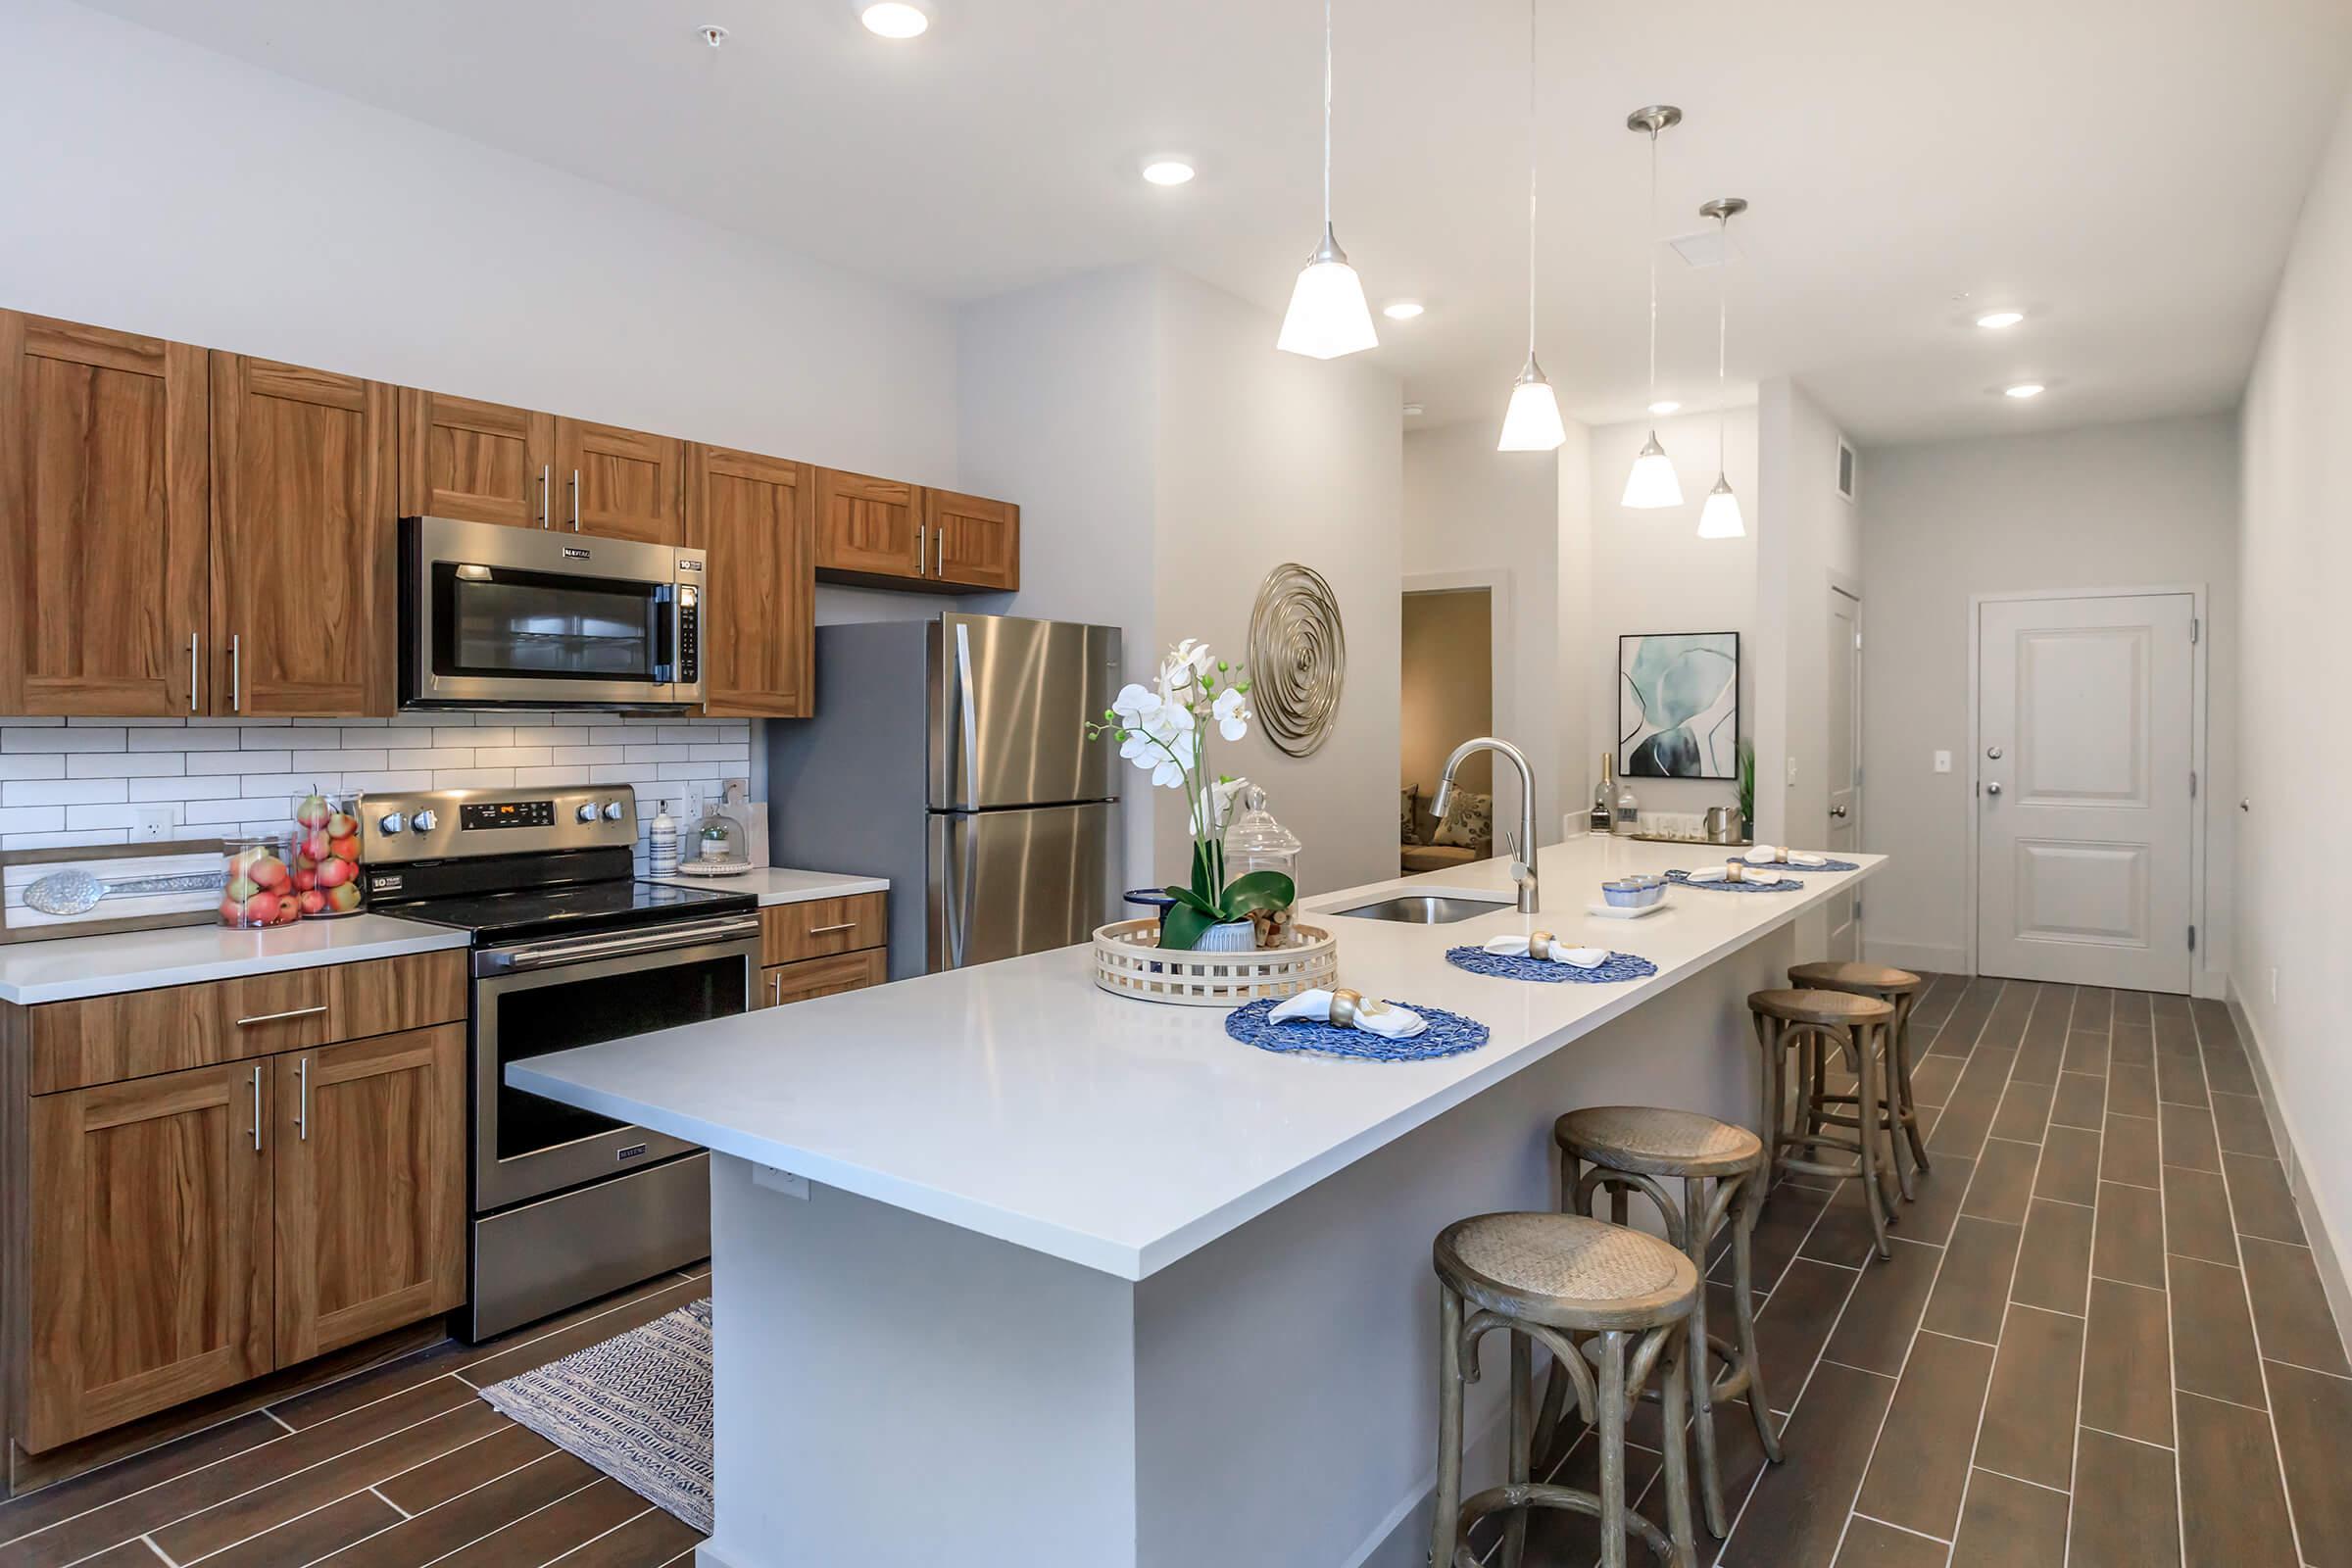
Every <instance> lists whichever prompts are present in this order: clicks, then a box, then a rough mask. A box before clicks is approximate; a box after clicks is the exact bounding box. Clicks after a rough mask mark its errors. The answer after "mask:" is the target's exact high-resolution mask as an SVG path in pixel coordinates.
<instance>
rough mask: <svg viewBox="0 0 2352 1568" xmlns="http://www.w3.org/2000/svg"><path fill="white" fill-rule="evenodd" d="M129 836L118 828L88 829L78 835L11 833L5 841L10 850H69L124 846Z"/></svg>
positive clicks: (2, 841)
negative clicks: (86, 847) (92, 845)
mask: <svg viewBox="0 0 2352 1568" xmlns="http://www.w3.org/2000/svg"><path fill="white" fill-rule="evenodd" d="M129 841H130V835H129V834H128V833H127V832H125V831H124V830H123V829H122V828H119V827H108V828H96V829H89V830H85V831H82V832H79V833H11V834H9V835H8V836H7V838H6V839H5V840H0V843H5V845H6V847H7V848H9V849H12V850H70V849H74V848H76V847H78V846H80V845H84V844H126V843H128V842H129Z"/></svg>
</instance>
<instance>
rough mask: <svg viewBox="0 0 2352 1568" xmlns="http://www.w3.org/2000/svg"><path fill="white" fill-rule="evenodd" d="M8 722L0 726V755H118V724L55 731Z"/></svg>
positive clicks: (120, 747) (120, 731)
mask: <svg viewBox="0 0 2352 1568" xmlns="http://www.w3.org/2000/svg"><path fill="white" fill-rule="evenodd" d="M39 722H40V721H39V720H38V719H35V720H33V721H32V722H31V723H30V724H25V723H20V722H18V721H17V720H16V719H13V718H12V719H10V720H9V721H8V723H7V724H6V725H5V726H0V752H119V751H122V750H123V733H124V732H123V726H122V725H120V724H108V725H99V726H95V727H93V728H90V729H68V728H66V727H64V726H63V725H60V726H59V727H57V728H55V729H46V728H38V727H35V726H37V725H38V724H39Z"/></svg>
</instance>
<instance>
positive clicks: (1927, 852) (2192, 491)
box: [1856, 415, 2326, 972]
mask: <svg viewBox="0 0 2352 1568" xmlns="http://www.w3.org/2000/svg"><path fill="white" fill-rule="evenodd" d="M2237 447H2238V443H2237V433H2236V430H2235V428H2234V426H2233V424H2232V422H2231V421H2230V419H2229V417H2228V416H2222V415H2215V416H2206V417H2196V418H2183V419H2161V420H2150V421H2144V422H2139V423H2132V424H2118V425H2103V426H2094V427H2091V428H2087V429H2077V430H2067V431H2060V432H2056V433H2053V434H2049V435H2020V436H2006V437H1998V438H1994V439H1990V440H1976V441H1952V442H1937V443H1929V444H1923V445H1916V446H1897V447H1874V448H1872V449H1871V450H1870V451H1868V452H1867V453H1865V454H1864V455H1863V462H1862V466H1861V473H1860V477H1859V479H1858V482H1857V487H1856V488H1857V492H1858V495H1857V504H1858V506H1859V508H1860V510H1861V514H1862V589H1863V614H1864V616H1865V617H1866V618H1865V627H1866V630H1865V632H1864V639H1863V680H1862V711H1863V718H1862V732H1863V767H1864V775H1865V778H1864V791H1865V805H1864V809H1863V848H1865V849H1868V850H1873V851H1878V852H1882V853H1885V854H1888V855H1893V856H1896V857H1898V858H1899V859H1900V861H1901V868H1900V874H1898V875H1894V876H1887V877H1882V878H1880V879H1879V882H1878V884H1877V885H1874V887H1873V889H1872V891H1871V896H1870V907H1869V916H1868V919H1867V921H1866V922H1865V928H1864V935H1865V940H1866V942H1867V943H1868V947H1869V952H1870V953H1871V955H1872V956H1873V957H1874V958H1876V959H1878V960H1880V961H1886V962H1895V963H1906V964H1911V963H1916V964H1921V965H1924V966H1926V967H1929V968H1932V969H1941V970H1965V969H1966V968H1967V963H1968V957H1967V956H1968V947H1969V932H1968V911H1967V899H1966V889H1967V885H1968V825H1969V817H1970V813H1971V812H1972V811H1973V810H1974V809H1975V806H1974V797H1973V796H1972V794H1971V788H1970V779H1971V776H1972V775H1971V770H1970V766H1969V762H1970V759H1969V757H1968V745H1969V713H1968V687H1969V667H1968V664H1969V596H1970V595H1972V594H1989V593H1999V592H2002V591H2006V590H2021V589H2022V590H2034V589H2050V588H2081V589H2096V588H2134V587H2184V586H2202V587H2204V588H2205V589H2206V590H2207V593H2208V599H2207V606H2208V609H2207V620H2208V626H2207V630H2208V636H2207V640H2206V654H2207V658H2208V660H2209V665H2208V668H2209V682H2210V692H2211V717H2210V722H2209V725H2208V747H2209V756H2208V777H2207V778H2206V779H2205V780H2204V781H2203V788H2202V791H2201V793H2202V797H2203V800H2204V802H2205V813H2206V816H2205V819H2206V825H2207V834H2208V837H2207V866H2206V870H2207V907H2206V919H2205V932H2204V936H2205V940H2203V941H2201V942H2200V943H2199V944H2198V948H2199V955H2200V958H2199V961H2200V966H2201V967H2203V968H2205V969H2206V970H2207V971H2208V972H2212V971H2216V970H2218V969H2219V968H2221V967H2223V966H2225V965H2226V962H2227V959H2226V955H2227V954H2228V953H2229V931H2230V909H2231V900H2232V891H2231V890H2232V887H2233V884H2234V880H2235V879H2234V878H2233V876H2232V875H2231V872H2230V865H2231V859H2230V855H2231V851H2230V844H2231V842H2232V838H2233V834H2234V831H2235V828H2236V817H2237V812H2236V811H2235V810H2233V809H2230V808H2231V807H2232V806H2233V804H2234V803H2235V801H2236V800H2237V794H2238V792H2237V785H2236V775H2237V768H2236V745H2235V736H2236V732H2237V729H2236V721H2235V718H2234V717H2233V703H2232V699H2231V694H2232V693H2233V692H2234V691H2235V690H2236V683H2237V680H2236V673H2235V671H2236V660H2237V647H2238V643H2239V638H2240V632H2241V626H2240V620H2241V617H2240V616H2239V615H2238V614H2237V613H2236V605H2237V575H2238V572H2237V557H2236V538H2235V536H2236V531H2237V530H2236V526H2235V516H2236V512H2237V468H2238V456H2237ZM2297 525H2298V526H2300V525H2301V523H2300V521H2299V520H2298V524H2297ZM2249 603H2250V604H2254V605H2260V604H2261V603H2262V602H2261V601H2259V600H2253V599H2249ZM2261 614H2262V618H2264V619H2272V618H2274V615H2273V612H2272V610H2271V609H2270V608H2269V607H2264V608H2263V609H2262V612H2261ZM2248 618H2251V617H2248ZM2321 727H2323V728H2325V727H2326V726H2321ZM2306 728H2307V726H2298V727H2297V732H2298V733H2303V732H2305V730H2306ZM2257 733H2258V732H2257ZM1938 750H1942V751H1948V752H1950V753H1952V755H1953V760H1954V766H1953V769H1952V771H1951V772H1950V773H1948V774H1937V773H1936V772H1934V771H1933V770H1932V766H1931V760H1932V754H1933V753H1935V752H1936V751H1938ZM2325 793H2326V792H2325V791H2320V792H2318V793H2302V794H2299V795H2297V796H2296V797H2295V799H2296V800H2297V803H2298V805H2301V804H2306V803H2308V802H2310V801H2312V800H2314V799H2318V798H2321V797H2322V796H2323V795H2324V794H2325ZM2309 849H2310V846H2309V841H2308V840H2305V841H2304V847H2303V850H2302V851H2300V852H2299V853H2306V854H2307V853H2309Z"/></svg>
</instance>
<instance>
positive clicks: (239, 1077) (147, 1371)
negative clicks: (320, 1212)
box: [18, 1061, 275, 1452]
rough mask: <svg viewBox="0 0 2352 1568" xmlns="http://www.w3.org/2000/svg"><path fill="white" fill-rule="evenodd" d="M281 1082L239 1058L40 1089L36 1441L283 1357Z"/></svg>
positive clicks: (157, 1406)
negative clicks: (276, 1158)
mask: <svg viewBox="0 0 2352 1568" xmlns="http://www.w3.org/2000/svg"><path fill="white" fill-rule="evenodd" d="M270 1079H271V1074H270V1066H269V1063H267V1062H260V1061H255V1062H238V1063H232V1064H229V1065H226V1066H220V1067H200V1068H197V1069H195V1070H193V1071H189V1072H173V1073H164V1074H160V1075H159V1076H156V1077H153V1078H140V1079H135V1080H133V1081H132V1082H129V1083H121V1084H106V1085H102V1086H100V1087H97V1088H92V1089H77V1090H73V1091H71V1092H69V1093H65V1094H57V1095H43V1096H38V1097H35V1098H34V1099H32V1100H31V1102H30V1104H29V1112H28V1117H27V1136H28V1143H29V1149H28V1153H29V1156H30V1157H29V1160H28V1162H27V1166H28V1186H29V1189H30V1190H29V1192H28V1193H27V1195H26V1198H27V1200H28V1202H29V1221H28V1225H27V1232H26V1240H25V1269H24V1276H25V1277H24V1279H23V1281H22V1286H21V1290H22V1294H21V1295H20V1296H19V1298H18V1299H19V1301H20V1303H22V1305H23V1306H24V1307H25V1309H27V1310H28V1312H29V1318H30V1331H31V1332H30V1336H29V1343H28V1344H27V1346H26V1352H27V1353H26V1364H25V1366H24V1367H23V1368H21V1371H22V1373H23V1380H22V1383H21V1384H20V1387H21V1389H22V1391H23V1392H22V1396H21V1400H22V1408H23V1422H22V1427H21V1430H20V1432H19V1435H18V1441H19V1442H20V1443H22V1444H23V1445H24V1446H25V1448H27V1449H29V1450H31V1451H34V1452H38V1451H40V1450H41V1449H44V1448H49V1447H54V1446H57V1445H59V1444H61V1443H69V1442H72V1441H73V1439H75V1438H81V1437H87V1436H88V1435H89V1434H91V1433H93V1432H99V1431H103V1430H104V1429H105V1428H108V1427H111V1426H115V1425H118V1424H120V1423H122V1422H124V1421H129V1420H132V1419H134V1418H136V1417H139V1416H143V1415H148V1414H151V1413H152V1412H154V1411H157V1410H162V1409H165V1408H167V1407H169V1406H171V1405H174V1404H178V1403H180V1402H181V1401H182V1400H185V1399H192V1398H195V1397H197V1396H199V1395H204V1394H211V1393H213V1392H215V1391H216V1390H220V1389H225V1388H229V1387H231V1386H232V1385H235V1384H238V1383H242V1382H244V1381H245V1380H247V1379H248V1378H254V1377H259V1376H260V1375H261V1374H263V1373H265V1372H268V1371H270V1369H271V1367H272V1366H273V1365H274V1364H275V1357H274V1349H273V1347H272V1343H271V1323H270V1297H271V1289H272V1287H271V1279H270V1265H271V1246H270V1209H271V1206H272V1203H273V1201H274V1200H273V1197H272V1194H271V1190H270V1159H271V1155H272V1152H273V1151H272V1150H271V1148H270V1141H271V1140H270V1132H269V1128H270V1096H271V1094H272V1085H271V1082H270Z"/></svg>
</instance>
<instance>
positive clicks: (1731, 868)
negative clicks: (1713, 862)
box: [1723, 860, 1747, 882]
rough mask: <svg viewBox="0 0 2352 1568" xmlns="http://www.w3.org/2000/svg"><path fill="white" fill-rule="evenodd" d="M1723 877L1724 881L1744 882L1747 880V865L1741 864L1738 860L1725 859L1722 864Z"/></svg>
mask: <svg viewBox="0 0 2352 1568" xmlns="http://www.w3.org/2000/svg"><path fill="white" fill-rule="evenodd" d="M1723 879H1724V880H1725V881H1726V882H1744V881H1746V880H1747V867H1746V866H1744V865H1741V864H1740V862H1739V861H1738V860H1726V861H1725V862H1724V865H1723Z"/></svg>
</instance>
